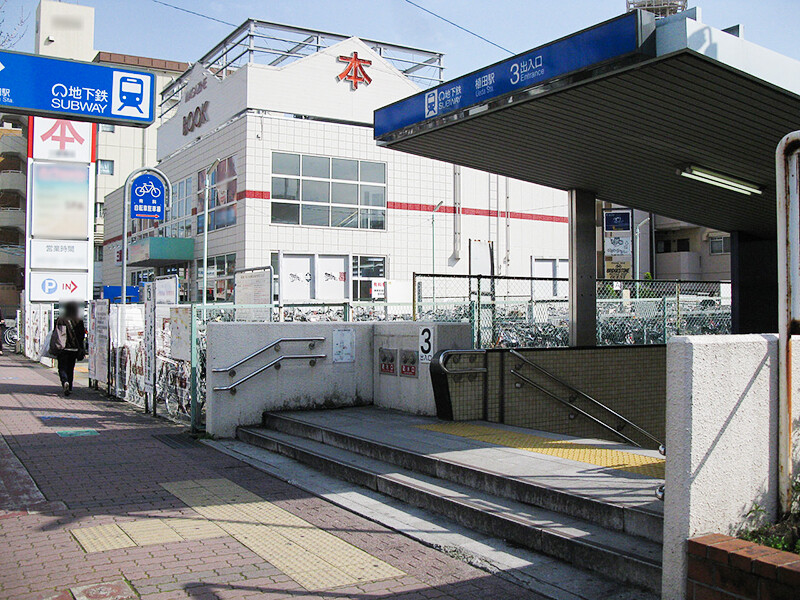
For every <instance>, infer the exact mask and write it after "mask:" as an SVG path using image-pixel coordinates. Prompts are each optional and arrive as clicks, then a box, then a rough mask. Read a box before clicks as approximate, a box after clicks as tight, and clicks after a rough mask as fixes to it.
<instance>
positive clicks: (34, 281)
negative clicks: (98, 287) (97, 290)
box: [28, 271, 91, 302]
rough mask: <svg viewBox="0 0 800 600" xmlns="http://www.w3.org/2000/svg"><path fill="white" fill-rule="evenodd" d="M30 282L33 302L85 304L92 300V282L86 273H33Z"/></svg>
mask: <svg viewBox="0 0 800 600" xmlns="http://www.w3.org/2000/svg"><path fill="white" fill-rule="evenodd" d="M28 281H29V285H28V294H29V297H30V301H31V302H62V301H66V300H75V301H76V302H85V301H86V300H88V299H89V298H91V287H90V285H91V281H90V280H89V274H88V273H85V272H78V271H31V272H30V275H29V278H28Z"/></svg>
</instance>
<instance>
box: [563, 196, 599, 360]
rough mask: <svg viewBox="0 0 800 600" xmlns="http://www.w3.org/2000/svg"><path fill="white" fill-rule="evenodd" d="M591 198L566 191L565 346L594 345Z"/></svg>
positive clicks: (594, 262) (594, 258)
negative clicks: (566, 308) (566, 271)
mask: <svg viewBox="0 0 800 600" xmlns="http://www.w3.org/2000/svg"><path fill="white" fill-rule="evenodd" d="M596 232H597V230H596V227H595V195H594V192H588V191H586V190H570V192H569V345H570V346H595V345H597V251H596V235H597V233H596Z"/></svg>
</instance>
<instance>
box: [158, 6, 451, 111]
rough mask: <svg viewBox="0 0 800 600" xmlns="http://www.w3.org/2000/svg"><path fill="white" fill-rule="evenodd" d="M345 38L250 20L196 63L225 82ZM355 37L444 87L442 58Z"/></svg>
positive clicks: (168, 99) (171, 100)
mask: <svg viewBox="0 0 800 600" xmlns="http://www.w3.org/2000/svg"><path fill="white" fill-rule="evenodd" d="M349 38H350V36H347V35H340V34H337V33H329V32H327V31H319V30H315V29H305V28H303V27H293V26H291V25H281V24H279V23H269V22H267V21H260V20H258V19H248V20H247V21H245V22H244V23H242V24H241V25H240V26H239V27H238V28H237V29H236V30H234V31H233V32H232V33H231V34H230V35H228V36H227V37H226V38H225V39H224V40H222V41H221V42H220V43H219V44H217V45H216V46H214V48H212V49H211V50H209V51H208V52H207V53H206V54H205V55H204V56H203V57H202V58H200V60H198V61H197V64H199V65H201V66H202V68H203V69H204V70H207V71H209V72H211V73H215V74H216V76H217V77H218V78H219V79H225V77H227V76H229V75H230V74H231V73H232V72H234V71H236V70H238V69H239V68H241V67H242V66H244V65H247V64H253V63H255V64H259V65H265V66H270V67H283V66H285V65H287V64H289V63H292V62H294V61H296V60H299V59H302V58H305V57H307V56H311V55H312V54H315V53H317V52H319V51H320V50H323V49H325V48H329V47H331V46H333V45H334V44H338V43H340V42H343V41H344V40H347V39H349ZM359 39H361V41H362V42H364V43H365V44H366V45H367V46H369V47H370V48H371V49H372V50H374V51H375V52H376V53H377V54H378V55H379V56H381V57H382V58H383V59H385V60H386V61H387V62H388V63H390V64H391V65H392V66H394V67H395V68H396V69H397V70H399V71H400V72H401V73H403V74H404V75H405V76H406V77H408V78H409V79H410V80H411V81H413V82H414V83H416V84H417V85H419V86H420V87H421V88H428V87H431V86H434V85H438V84H440V83H442V81H443V74H444V66H443V65H442V59H443V57H444V54H442V53H441V52H433V51H430V50H423V49H420V48H412V47H410V46H400V45H397V44H387V43H385V42H377V41H375V40H367V39H363V38H359ZM189 79H190V72H189V71H187V72H186V73H184V74H183V75H182V76H181V77H179V78H178V79H176V80H175V81H174V82H173V83H171V84H170V85H169V86H167V87H166V88H165V89H164V91H163V92H162V94H161V96H162V101H161V104H160V105H159V106H160V116H162V117H164V116H170V115H168V113H169V112H170V111H171V110H172V109H173V108H174V106H176V103H175V100H180V98H181V93H182V91H183V89H184V88H186V86H187V84H188V81H189Z"/></svg>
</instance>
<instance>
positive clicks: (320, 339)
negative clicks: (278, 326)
mask: <svg viewBox="0 0 800 600" xmlns="http://www.w3.org/2000/svg"><path fill="white" fill-rule="evenodd" d="M324 341H325V338H324V337H301V338H294V337H285V338H279V339H277V340H275V341H273V342H271V343H269V344H267V345H266V346H264V347H263V348H261V349H260V350H256V351H255V352H253V353H252V354H249V355H248V356H245V357H244V358H243V359H241V360H237V361H236V362H235V363H233V364H232V365H230V366H229V367H217V368H216V369H212V370H211V372H212V373H224V372H226V371H227V372H228V375H230V376H231V377H233V376H234V375H236V371H235V370H234V369H236V367H239V366H241V365H243V364H244V363H246V362H247V361H249V360H251V359H253V358H255V357H256V356H258V355H259V354H261V353H263V352H266V351H267V350H269V349H270V348H277V347H278V346H279V345H280V344H284V343H290V342H308V349H309V350H313V349H314V344H315V343H316V342H324Z"/></svg>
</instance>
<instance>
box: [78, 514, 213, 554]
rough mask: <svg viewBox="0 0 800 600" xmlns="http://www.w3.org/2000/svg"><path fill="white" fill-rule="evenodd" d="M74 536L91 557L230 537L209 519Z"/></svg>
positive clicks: (102, 528) (145, 522) (152, 521)
mask: <svg viewBox="0 0 800 600" xmlns="http://www.w3.org/2000/svg"><path fill="white" fill-rule="evenodd" d="M72 535H73V536H75V539H76V540H78V543H79V544H80V545H81V546H82V547H83V549H84V550H85V551H86V552H87V553H89V552H105V551H106V550H118V549H120V548H132V547H133V546H149V545H152V544H166V543H169V542H182V541H184V540H207V539H210V538H215V537H223V536H226V535H228V534H227V533H226V532H225V531H223V530H222V529H221V528H220V527H219V526H217V525H215V524H214V523H212V522H210V521H208V520H207V519H192V518H187V519H182V518H180V517H169V518H163V519H158V518H146V519H137V520H136V521H126V522H124V523H111V524H108V525H95V526H94V527H81V528H79V529H73V530H72Z"/></svg>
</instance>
